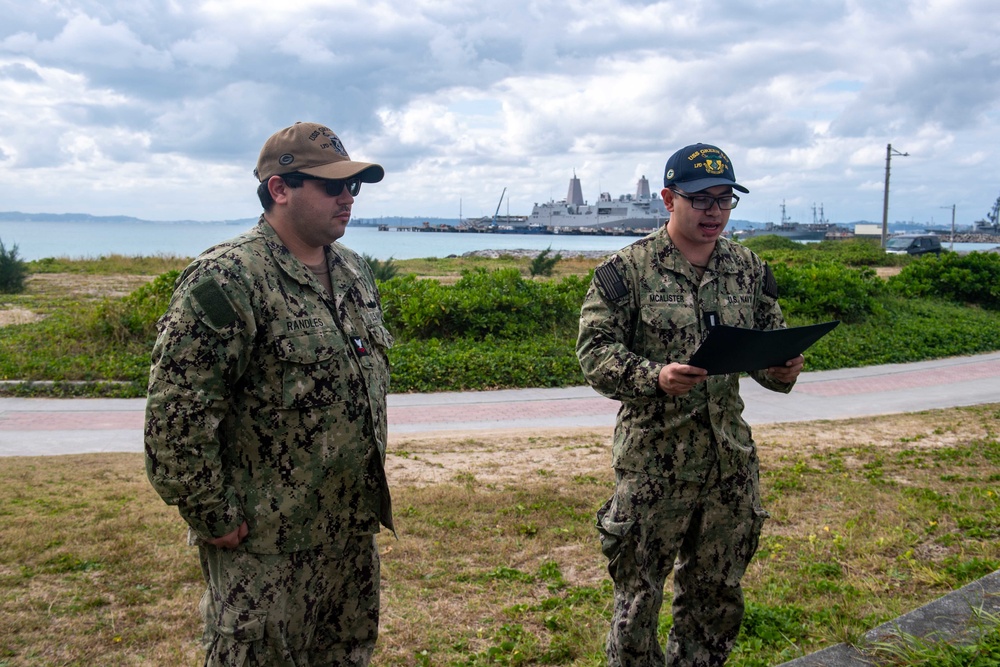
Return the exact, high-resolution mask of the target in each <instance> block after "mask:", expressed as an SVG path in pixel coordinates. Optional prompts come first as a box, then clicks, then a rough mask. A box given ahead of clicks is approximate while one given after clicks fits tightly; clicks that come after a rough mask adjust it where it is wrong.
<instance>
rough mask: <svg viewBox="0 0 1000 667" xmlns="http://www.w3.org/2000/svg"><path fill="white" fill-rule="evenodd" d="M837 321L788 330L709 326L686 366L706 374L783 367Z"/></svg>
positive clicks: (830, 329)
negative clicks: (695, 367)
mask: <svg viewBox="0 0 1000 667" xmlns="http://www.w3.org/2000/svg"><path fill="white" fill-rule="evenodd" d="M838 324H840V321H839V320H833V321H831V322H823V323H822V324H810V325H808V326H804V327H791V328H789V329H771V330H770V331H759V330H757V329H741V328H739V327H728V326H725V325H723V324H720V325H718V326H715V327H712V330H711V331H710V332H709V334H708V338H706V339H705V342H704V343H702V344H701V347H699V348H698V350H697V351H696V352H695V353H694V355H693V356H692V357H691V361H689V362H688V365H689V366H697V367H698V368H704V369H705V370H707V371H708V374H709V375H723V374H725V373H739V372H743V371H746V372H749V371H756V370H760V369H762V368H770V367H771V366H783V365H784V364H785V362H786V361H788V360H789V359H794V358H795V357H797V356H799V355H800V354H802V353H803V352H805V351H806V350H807V349H809V347H810V346H811V345H812V344H813V343H815V342H816V341H818V340H819V339H820V338H822V337H823V336H825V335H826V334H828V333H829V332H831V331H833V330H834V328H836V326H837V325H838Z"/></svg>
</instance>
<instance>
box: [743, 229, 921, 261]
mask: <svg viewBox="0 0 1000 667" xmlns="http://www.w3.org/2000/svg"><path fill="white" fill-rule="evenodd" d="M744 245H746V246H747V247H748V248H750V249H751V250H753V251H754V252H755V253H757V254H758V255H760V256H761V258H763V259H765V260H767V261H768V262H771V263H773V264H787V265H790V266H803V265H806V264H815V263H827V262H832V263H835V264H842V265H845V266H853V267H862V266H900V265H905V264H908V263H909V262H910V261H912V258H911V257H910V256H909V255H890V254H888V253H887V252H886V251H885V250H883V249H882V247H881V246H880V245H879V242H878V241H877V240H873V239H842V240H841V239H838V240H834V241H820V242H819V243H799V242H798V241H792V240H791V239H787V238H784V237H780V236H773V235H772V236H760V237H754V238H750V239H747V240H746V242H745V243H744Z"/></svg>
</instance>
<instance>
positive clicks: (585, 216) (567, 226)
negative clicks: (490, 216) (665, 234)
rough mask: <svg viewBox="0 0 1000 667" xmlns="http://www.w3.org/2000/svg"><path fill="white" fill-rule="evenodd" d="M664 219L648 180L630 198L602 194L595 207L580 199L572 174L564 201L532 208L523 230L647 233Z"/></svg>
mask: <svg viewBox="0 0 1000 667" xmlns="http://www.w3.org/2000/svg"><path fill="white" fill-rule="evenodd" d="M667 217H668V213H667V209H666V207H665V206H664V205H663V200H662V199H660V197H659V196H658V195H656V194H650V191H649V180H647V179H646V177H645V176H643V177H642V178H640V179H639V181H638V183H636V188H635V194H634V195H621V196H619V197H618V199H612V198H611V195H610V194H609V193H607V192H602V193H601V195H600V197H598V200H597V203H594V204H588V203H587V202H586V201H584V199H583V188H582V187H581V185H580V179H579V178H577V176H576V173H575V172H574V173H573V177H572V178H571V179H570V180H569V190H568V191H567V193H566V198H565V199H562V200H559V201H549V202H546V203H544V204H537V203H536V204H535V205H534V206H533V207H532V209H531V215H530V216H528V219H527V221H526V224H527V226H531V227H533V228H536V229H537V228H544V229H546V230H548V231H549V232H551V233H556V234H558V233H559V232H560V231H582V230H584V229H593V230H594V231H607V230H649V231H653V230H655V229H656V228H657V227H659V226H660V225H662V224H663V223H664V222H666V220H667Z"/></svg>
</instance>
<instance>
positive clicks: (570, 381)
mask: <svg viewBox="0 0 1000 667" xmlns="http://www.w3.org/2000/svg"><path fill="white" fill-rule="evenodd" d="M389 362H390V366H391V385H390V388H389V389H390V391H392V392H411V391H417V392H419V391H445V390H447V391H472V390H482V389H504V388H515V387H565V386H572V385H579V384H584V383H585V380H584V378H583V372H582V371H581V370H580V362H579V361H577V358H576V352H575V341H569V340H565V339H560V340H556V339H554V338H552V337H551V336H540V337H536V338H530V339H525V340H503V339H498V338H487V339H485V340H471V339H460V340H440V339H437V338H434V339H430V340H408V341H403V342H397V343H396V345H395V346H394V347H393V348H392V349H391V350H390V351H389Z"/></svg>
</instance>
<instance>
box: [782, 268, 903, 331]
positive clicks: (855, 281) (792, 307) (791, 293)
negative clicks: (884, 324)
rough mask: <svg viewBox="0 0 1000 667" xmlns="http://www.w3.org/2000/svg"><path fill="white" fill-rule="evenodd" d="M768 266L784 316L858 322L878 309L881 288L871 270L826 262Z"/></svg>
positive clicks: (882, 287) (881, 285) (879, 281)
mask: <svg viewBox="0 0 1000 667" xmlns="http://www.w3.org/2000/svg"><path fill="white" fill-rule="evenodd" d="M772 269H773V271H774V277H775V280H777V282H778V293H779V295H780V296H779V298H780V300H781V308H782V311H783V312H784V313H785V315H786V316H788V317H798V318H805V319H808V320H813V321H817V320H826V319H838V320H841V321H843V322H862V321H864V320H865V319H866V318H868V317H869V316H871V315H873V314H876V313H878V312H879V302H878V296H879V295H880V294H882V293H883V292H884V291H885V288H884V285H883V283H882V281H881V279H879V277H878V276H877V275H876V274H875V271H874V270H872V269H869V268H864V269H851V268H848V267H846V266H843V265H841V264H834V263H830V262H827V263H816V264H807V265H805V266H786V265H784V264H775V265H773V266H772Z"/></svg>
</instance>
